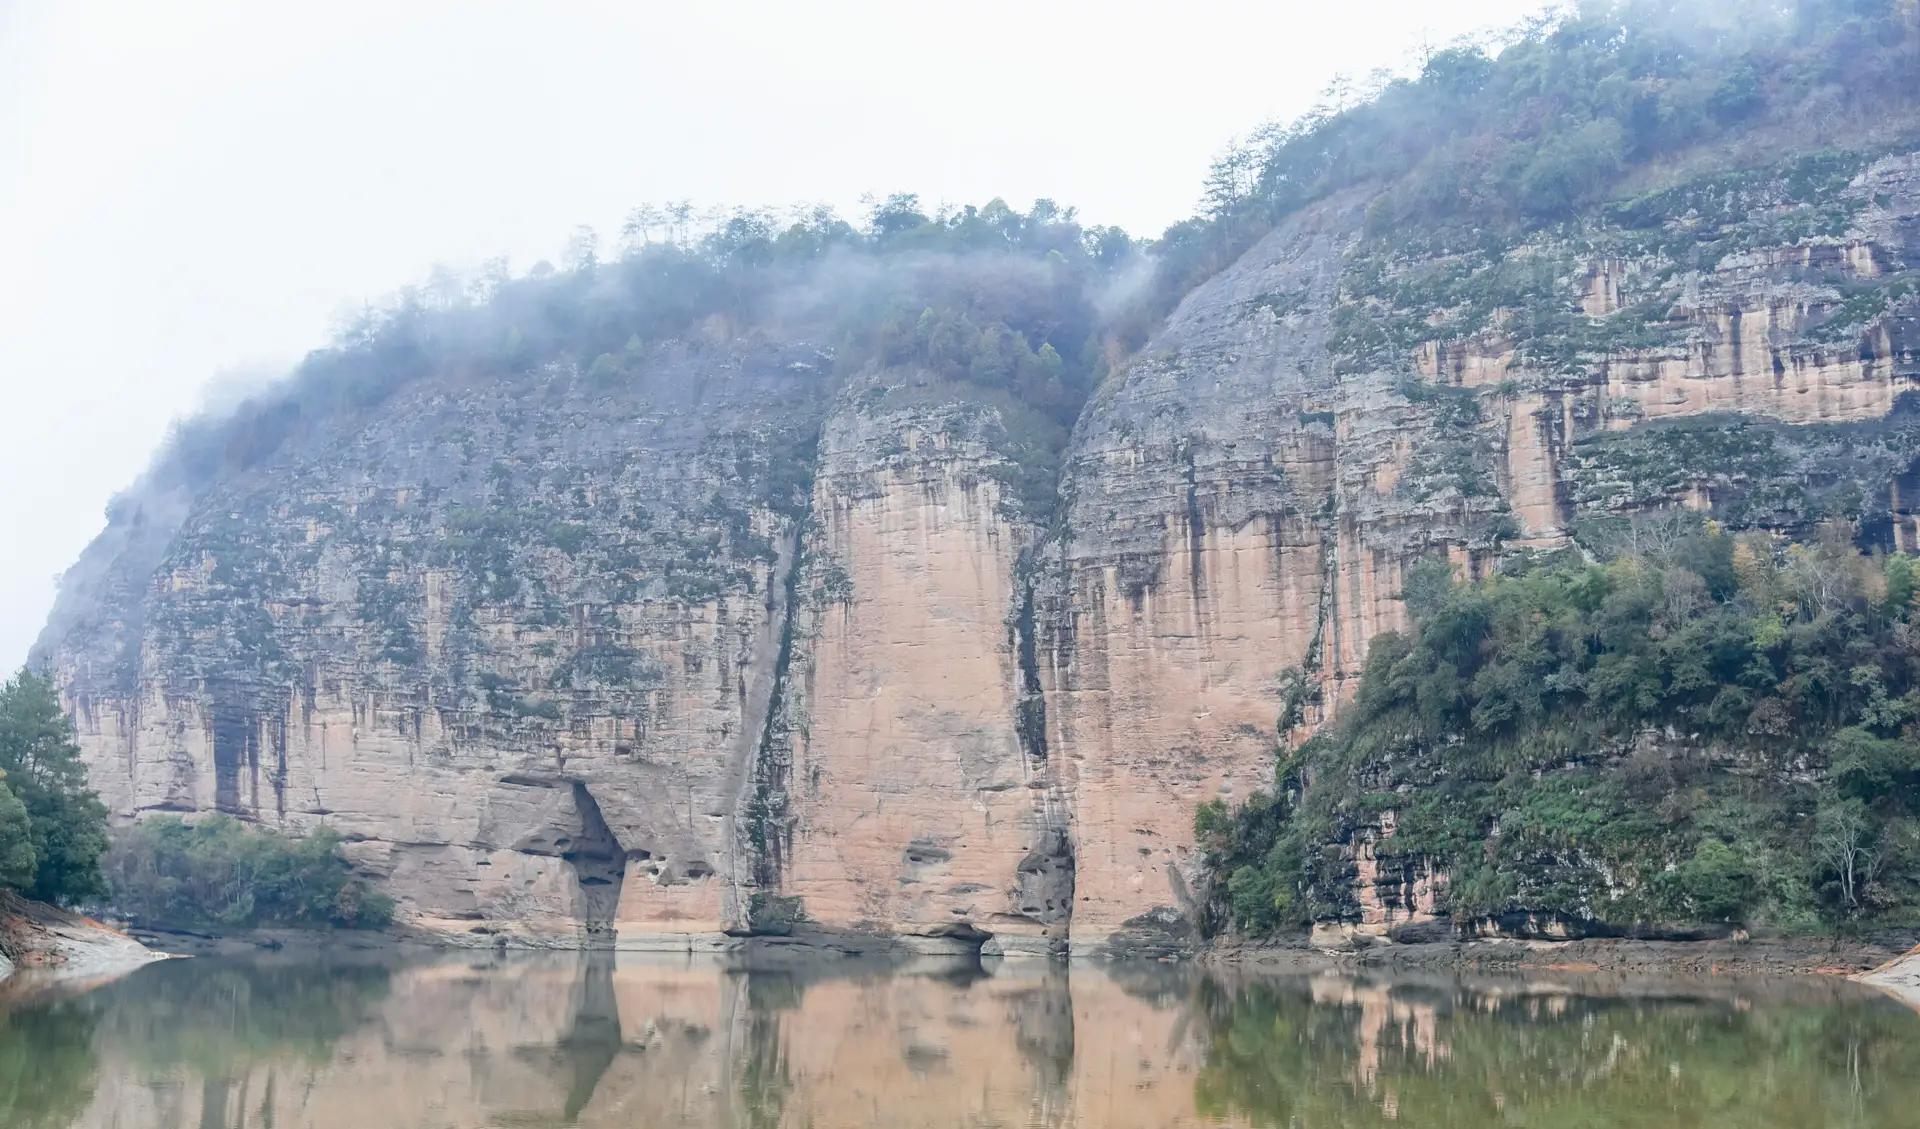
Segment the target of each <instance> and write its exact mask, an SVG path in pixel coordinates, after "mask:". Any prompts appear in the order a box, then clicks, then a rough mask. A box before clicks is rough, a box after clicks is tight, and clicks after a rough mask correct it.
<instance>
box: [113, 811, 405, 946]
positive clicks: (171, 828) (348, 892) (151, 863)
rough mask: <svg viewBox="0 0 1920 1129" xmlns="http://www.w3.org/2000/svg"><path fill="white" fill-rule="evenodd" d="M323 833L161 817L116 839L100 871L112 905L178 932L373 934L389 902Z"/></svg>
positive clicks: (221, 819) (387, 914) (387, 916)
mask: <svg viewBox="0 0 1920 1129" xmlns="http://www.w3.org/2000/svg"><path fill="white" fill-rule="evenodd" d="M339 846H340V838H339V836H338V835H335V834H333V833H331V832H328V831H316V832H313V833H311V834H308V835H301V836H290V835H281V834H277V833H275V832H272V831H267V830H264V829H261V828H257V827H249V826H248V825H246V824H244V823H241V822H239V821H238V820H235V819H232V818H230V817H228V816H224V815H221V816H213V817H211V818H209V819H205V820H201V821H199V822H197V823H187V822H185V821H183V820H181V819H179V818H177V817H173V816H162V817H158V818H154V819H148V820H143V821H141V822H140V823H138V824H135V825H134V826H132V827H129V828H126V829H124V830H122V831H119V832H117V833H116V834H115V835H114V839H113V846H112V848H111V849H110V850H109V851H108V852H107V857H106V861H105V869H106V875H107V883H108V886H109V888H110V898H109V900H110V902H111V904H112V905H113V907H114V908H115V909H116V910H117V911H119V912H121V913H124V914H127V915H129V916H131V917H133V918H134V919H136V920H139V921H143V922H148V923H152V924H164V925H180V926H207V925H212V926H229V927H248V926H261V925H285V926H300V927H315V928H317V927H324V926H338V927H341V928H347V929H378V928H380V927H382V926H384V925H386V924H387V923H388V922H389V921H390V920H391V919H392V917H393V902H392V900H391V899H389V898H388V897H387V896H386V895H384V894H380V893H376V892H374V891H372V890H370V889H368V887H367V886H366V884H365V883H363V882H361V881H360V880H359V879H357V878H355V877H354V876H353V872H352V870H351V868H350V867H349V866H348V865H347V862H346V860H345V859H344V858H342V857H341V855H340V850H339Z"/></svg>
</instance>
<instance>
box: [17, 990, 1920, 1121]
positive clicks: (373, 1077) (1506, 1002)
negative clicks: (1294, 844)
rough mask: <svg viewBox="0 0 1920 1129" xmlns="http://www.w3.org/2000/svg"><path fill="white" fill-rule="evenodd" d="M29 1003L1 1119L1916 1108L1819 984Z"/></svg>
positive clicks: (1868, 1025) (1872, 1009)
mask: <svg viewBox="0 0 1920 1129" xmlns="http://www.w3.org/2000/svg"><path fill="white" fill-rule="evenodd" d="M14 991H15V995H14V997H13V998H12V999H10V1000H0V1126H6V1127H7V1129H54V1127H67V1126H74V1127H83V1129H175V1127H179V1129H238V1127H247V1129H298V1127H324V1129H400V1127H405V1129H437V1127H461V1129H468V1127H481V1126H500V1127H509V1126H512V1127H527V1126H571V1125H578V1126H621V1127H652V1126H699V1127H709V1126H727V1127H734V1126H805V1127H812V1129H835V1127H852V1126H861V1127H868V1126H871V1127H885V1129H906V1127H916V1126H927V1127H933V1126H939V1127H948V1126H975V1127H980V1126H1089V1127H1114V1129H1121V1127H1128V1129H1131V1127H1141V1129H1145V1127H1154V1129H1163V1127H1171V1126H1188V1125H1247V1126H1298V1127H1301V1129H1344V1127H1349V1126H1376V1125H1378V1126H1385V1125H1399V1126H1433V1127H1442V1129H1450V1127H1455V1126H1461V1127H1465V1126H1474V1127H1476V1129H1478V1127H1484V1126H1492V1125H1513V1126H1529V1127H1534V1126H1553V1127H1567V1129H1598V1127H1603V1126H1604V1127H1611V1126H1632V1127H1644V1129H1693V1127H1709V1126H1711V1127H1720V1126H1724V1127H1726V1129H1768V1127H1773V1126H1778V1127H1781V1129H1787V1127H1792V1129H1812V1127H1818V1126H1853V1127H1863V1129H1864V1127H1873V1129H1882V1127H1886V1129H1891V1127H1895V1126H1900V1127H1908V1126H1913V1125H1916V1124H1920V1015H1916V1014H1915V1013H1914V1012H1913V1011H1911V1010H1909V1009H1907V1008H1906V1007H1904V1006H1902V1005H1901V1004H1900V1003H1898V1002H1896V1001H1895V1000H1893V999H1891V998H1890V997H1887V996H1884V995H1882V994H1880V993H1878V992H1876V991H1874V990H1871V989H1867V988H1864V987H1861V986H1858V985H1854V984H1850V983H1846V982H1843V981H1838V980H1828V979H1805V980H1793V981H1770V982H1769V981H1748V980H1739V979H1730V978H1718V977H1716V978H1704V979H1694V980H1661V981H1652V980H1643V979H1630V978H1621V977H1604V978H1603V977H1597V976H1585V977H1582V976H1555V975H1533V976H1525V977H1521V976H1511V977H1501V976H1464V977H1462V976H1452V975H1439V974H1428V973H1422V974H1405V975H1391V974H1380V973H1342V972H1332V971H1328V972H1318V973H1313V974H1299V975H1271V974H1265V975H1263V974H1256V973H1254V972H1251V971H1237V970H1226V971H1221V970H1201V969H1196V968H1192V967H1179V966H1166V965H1139V966H1128V965H1104V966H1103V965H1091V964H1089V965H1082V964H1073V965H1070V966H1069V965H1049V964H1044V963H1029V962H1004V963H999V964H998V965H997V966H994V965H992V964H989V965H988V966H986V967H981V966H978V965H966V964H957V963H951V962H929V963H925V964H920V965H910V966H906V967H897V968H890V969H882V968H875V967H865V966H859V965H853V964H845V963H843V964H823V965H819V966H804V967H798V968H789V969H784V970H763V971H743V970H740V969H737V968H729V967H726V966H724V965H723V964H721V963H719V962H717V961H716V960H714V959H712V958H688V957H672V958H668V957H660V956H652V955H646V954H637V953H619V954H615V953H589V954H580V953H574V954H526V955H512V954H505V955H491V954H486V955H483V954H474V953H466V954H440V955H435V956H430V957H423V956H414V957H404V958H403V957H399V956H395V955H389V956H386V957H380V958H375V957H370V956H365V955H361V956H357V957H349V958H318V957H315V956H314V955H312V954H292V953H276V954H264V955H262V956H260V957H256V958H248V959H243V960H236V959H230V958H199V959H191V960H175V961H167V962H163V963H160V964H156V965H152V966H149V967H147V968H143V969H140V970H139V971H137V972H134V973H133V974H131V975H129V976H126V977H124V978H122V979H119V980H116V981H113V982H111V983H107V984H104V985H101V986H98V987H95V988H92V989H90V990H84V991H82V990H79V989H76V988H65V989H59V990H51V989H49V990H43V991H39V992H31V991H24V990H23V989H20V988H16V989H15V990H14ZM23 991H24V994H22V993H23Z"/></svg>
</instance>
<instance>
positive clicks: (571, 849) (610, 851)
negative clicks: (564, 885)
mask: <svg viewBox="0 0 1920 1129" xmlns="http://www.w3.org/2000/svg"><path fill="white" fill-rule="evenodd" d="M573 805H574V810H575V811H576V812H578V813H579V818H580V823H579V829H578V831H577V833H576V834H574V835H573V836H571V837H570V838H567V839H561V840H558V841H556V842H555V844H554V845H555V846H556V847H559V848H560V857H561V859H563V860H564V861H565V862H566V863H567V865H568V866H569V867H571V868H572V869H573V875H574V881H575V882H576V883H577V884H578V886H579V897H580V901H579V906H580V918H581V923H582V924H583V925H584V926H585V927H586V931H587V935H588V936H589V937H597V936H605V937H611V936H612V934H613V918H614V913H615V912H616V911H617V910H618V909H619V908H620V887H621V883H622V882H623V881H624V880H625V878H626V872H627V852H626V848H624V847H623V846H621V844H620V838H619V836H617V835H615V834H614V833H613V829H612V828H611V827H608V826H607V821H606V819H605V818H604V817H603V816H601V814H600V804H599V801H597V800H595V799H594V798H593V792H592V791H591V790H590V789H588V787H587V785H586V784H585V782H583V781H579V780H576V781H574V782H573Z"/></svg>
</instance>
